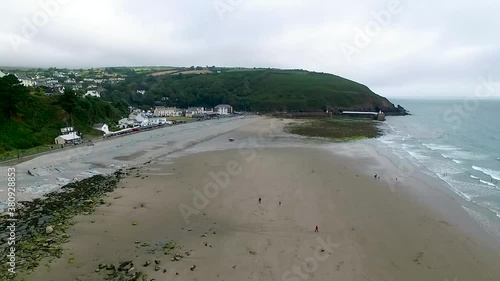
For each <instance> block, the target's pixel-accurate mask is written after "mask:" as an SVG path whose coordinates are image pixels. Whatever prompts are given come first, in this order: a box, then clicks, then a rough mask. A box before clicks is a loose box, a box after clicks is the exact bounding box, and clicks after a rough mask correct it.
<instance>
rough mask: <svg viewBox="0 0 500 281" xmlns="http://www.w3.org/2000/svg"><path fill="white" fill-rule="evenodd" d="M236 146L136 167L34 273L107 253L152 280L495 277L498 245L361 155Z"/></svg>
mask: <svg viewBox="0 0 500 281" xmlns="http://www.w3.org/2000/svg"><path fill="white" fill-rule="evenodd" d="M270 124H271V123H269V124H268V123H267V121H266V120H260V121H259V122H257V123H254V124H252V125H248V126H245V127H242V128H240V129H238V130H239V131H240V132H244V133H245V134H249V135H254V134H257V133H258V132H259V131H258V129H259V128H262V127H263V126H268V125H270ZM235 134H236V133H235ZM282 136H284V134H282V135H277V136H274V137H273V138H271V139H268V140H267V141H269V142H273V141H276V139H279V138H280V137H282ZM222 139H224V140H225V142H227V136H222V137H221V140H222ZM240 141H241V140H240V139H237V140H236V142H240ZM234 145H236V147H233V149H230V150H225V151H209V152H199V153H195V154H190V155H186V156H183V157H180V158H175V159H174V158H168V157H165V158H159V159H157V160H155V161H153V162H152V163H150V164H148V165H146V166H143V167H142V168H140V169H139V170H133V171H131V172H130V175H129V176H128V177H127V178H125V179H123V180H122V181H121V183H120V184H119V188H118V189H117V190H116V191H115V192H114V193H112V194H109V196H107V198H105V201H106V203H108V204H104V205H102V206H101V207H99V208H98V209H97V210H96V212H95V213H93V214H91V215H88V216H79V217H77V218H76V222H77V223H76V224H75V226H74V227H73V228H72V229H71V230H70V234H71V235H72V238H71V241H70V242H69V243H67V244H65V245H64V248H65V251H64V255H63V257H62V258H60V259H56V260H54V261H53V262H51V263H48V261H44V263H48V264H47V266H41V267H40V268H38V269H37V270H36V271H35V272H34V273H33V274H31V275H30V277H29V278H27V280H64V281H67V280H75V279H76V278H78V279H77V280H82V281H83V280H104V277H105V276H106V275H105V274H104V273H103V272H100V273H96V272H95V269H96V268H97V267H98V265H99V264H100V263H106V264H118V263H120V262H122V261H128V260H131V261H133V262H134V267H135V268H136V270H137V271H143V272H145V273H146V274H148V277H147V279H145V280H151V279H155V280H306V279H307V280H346V281H348V280H356V281H357V280H360V281H361V280H371V281H378V280H388V281H389V280H393V281H396V280H397V281H399V280H410V281H411V280H415V281H416V280H418V281H420V280H443V281H444V280H450V281H452V280H475V281H482V280H500V269H499V268H498V266H497V263H498V260H499V258H500V252H499V251H498V248H494V247H491V246H490V245H489V244H486V243H483V242H482V241H480V240H478V239H476V238H475V237H474V236H471V235H469V234H470V233H467V232H464V231H463V230H462V229H461V228H459V227H457V226H455V225H454V223H453V222H452V221H450V220H448V218H447V217H444V216H443V215H442V214H441V213H439V212H437V211H434V210H433V209H432V208H429V207H428V206H426V204H423V203H422V202H421V201H420V200H418V198H417V197H416V196H411V195H410V194H409V193H407V192H394V190H393V189H391V188H389V187H388V186H387V183H386V182H385V181H382V180H375V179H374V178H373V176H368V175H367V173H366V170H367V169H369V167H368V166H367V165H366V163H364V162H363V160H360V159H359V158H355V157H350V156H348V155H340V154H339V155H335V154H332V153H330V152H329V151H328V150H326V149H323V148H312V147H311V148H307V147H304V146H302V147H289V148H278V147H271V148H262V149H260V148H258V149H257V148H254V147H253V146H251V147H248V146H240V147H239V148H238V147H237V146H238V144H234ZM343 149H344V150H345V145H343ZM193 150H194V151H195V150H196V149H195V148H193ZM354 152H355V151H354ZM354 154H355V153H354ZM428 192H433V191H432V190H429V191H428ZM200 194H203V195H200ZM435 195H436V196H437V197H439V196H441V195H439V194H437V193H436V194H435ZM429 196H430V197H433V195H432V193H431V195H429ZM259 198H261V199H262V202H261V203H259ZM280 202H281V204H280ZM456 208H457V209H459V208H460V206H456ZM464 219H467V218H464ZM315 226H318V227H319V233H315V232H314V228H315ZM478 231H479V230H478ZM169 241H175V243H176V245H177V247H176V249H175V250H174V251H173V252H172V254H170V255H165V254H164V251H163V249H162V246H163V245H165V243H167V242H169ZM328 241H329V242H328ZM175 253H179V254H181V255H182V256H183V258H181V259H180V261H172V260H171V259H172V257H173V255H174V254H175ZM186 253H188V254H186ZM155 260H156V261H157V262H159V264H158V268H157V269H158V271H155V266H156V263H155ZM304 261H306V263H304ZM146 262H151V264H150V265H148V266H146V267H144V266H143V265H145V263H146ZM194 266H195V267H194ZM164 270H166V272H164Z"/></svg>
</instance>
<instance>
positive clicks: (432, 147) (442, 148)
mask: <svg viewBox="0 0 500 281" xmlns="http://www.w3.org/2000/svg"><path fill="white" fill-rule="evenodd" d="M422 145H423V146H425V147H427V148H428V149H430V150H433V151H436V150H440V151H457V150H461V149H460V148H458V147H456V146H453V145H446V144H437V143H423V144H422Z"/></svg>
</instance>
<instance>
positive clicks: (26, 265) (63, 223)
mask: <svg viewBox="0 0 500 281" xmlns="http://www.w3.org/2000/svg"><path fill="white" fill-rule="evenodd" d="M125 173H126V172H125V171H123V170H119V171H117V172H116V173H114V174H113V175H110V176H103V175H97V176H93V177H91V178H87V179H84V180H82V181H79V182H75V183H70V184H68V185H66V186H64V187H63V188H62V190H61V191H60V192H53V193H50V194H48V195H46V197H45V198H43V199H35V200H33V201H30V202H19V203H18V210H17V213H16V214H15V244H14V245H12V242H11V243H9V238H10V237H11V235H10V232H9V231H8V227H9V225H11V224H12V221H10V220H9V219H11V217H10V215H9V214H3V215H2V216H1V218H0V227H1V229H2V230H3V231H2V233H0V243H1V244H0V255H1V257H2V259H1V260H0V280H12V278H13V277H14V274H13V273H12V271H11V272H9V269H10V268H12V265H14V264H12V265H11V264H10V263H11V261H12V260H13V259H12V256H8V255H9V254H11V253H12V247H14V249H15V251H14V252H15V259H14V260H15V265H14V267H15V272H16V275H18V274H19V273H22V272H29V271H32V270H33V269H34V268H36V267H37V266H39V265H40V262H41V261H42V259H44V258H50V257H60V256H61V255H62V252H63V250H62V244H63V243H65V242H67V241H68V239H69V238H70V236H69V235H68V234H67V233H66V230H67V229H68V228H69V227H70V226H72V225H73V224H74V222H73V220H72V219H73V218H74V217H75V216H76V215H80V214H83V215H86V214H90V213H92V212H93V211H94V209H95V208H96V206H98V205H102V204H106V202H105V201H104V200H103V199H101V198H102V197H103V196H104V195H105V194H106V193H108V192H112V191H113V190H114V189H115V188H116V185H117V183H118V181H119V180H120V178H121V176H122V175H124V174H125ZM11 240H12V239H11Z"/></svg>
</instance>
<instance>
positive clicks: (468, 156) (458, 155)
mask: <svg viewBox="0 0 500 281" xmlns="http://www.w3.org/2000/svg"><path fill="white" fill-rule="evenodd" d="M441 155H442V156H443V157H445V158H450V159H459V160H486V159H488V156H487V155H483V154H478V153H472V152H467V151H460V150H455V151H448V152H446V153H443V154H441Z"/></svg>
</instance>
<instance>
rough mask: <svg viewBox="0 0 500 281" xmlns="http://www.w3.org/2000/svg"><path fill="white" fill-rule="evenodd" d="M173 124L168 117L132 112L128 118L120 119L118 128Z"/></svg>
mask: <svg viewBox="0 0 500 281" xmlns="http://www.w3.org/2000/svg"><path fill="white" fill-rule="evenodd" d="M164 124H172V122H171V121H168V120H167V117H154V116H151V115H148V114H147V113H131V114H130V115H129V116H128V117H127V118H123V119H121V120H120V121H118V128H120V129H125V128H130V127H144V126H151V125H164Z"/></svg>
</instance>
